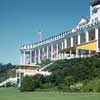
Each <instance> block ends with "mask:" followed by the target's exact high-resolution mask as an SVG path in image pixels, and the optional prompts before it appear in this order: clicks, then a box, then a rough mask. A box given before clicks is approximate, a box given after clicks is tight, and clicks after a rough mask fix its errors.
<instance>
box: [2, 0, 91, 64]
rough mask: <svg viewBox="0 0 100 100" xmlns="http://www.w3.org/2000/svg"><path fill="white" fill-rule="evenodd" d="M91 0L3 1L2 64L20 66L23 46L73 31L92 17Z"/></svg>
mask: <svg viewBox="0 0 100 100" xmlns="http://www.w3.org/2000/svg"><path fill="white" fill-rule="evenodd" d="M89 1H90V0H0V62H1V63H4V64H5V63H8V62H11V63H13V64H18V63H20V45H23V44H28V43H34V42H37V41H39V35H38V34H37V32H38V31H39V30H40V29H41V30H42V32H43V36H42V37H43V38H42V39H45V38H48V37H50V36H53V35H55V34H59V33H62V32H64V31H67V30H69V29H71V28H73V27H74V26H75V25H77V23H78V22H79V20H80V18H81V16H89Z"/></svg>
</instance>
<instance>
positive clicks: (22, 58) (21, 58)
mask: <svg viewBox="0 0 100 100" xmlns="http://www.w3.org/2000/svg"><path fill="white" fill-rule="evenodd" d="M20 63H21V64H23V52H21V62H20Z"/></svg>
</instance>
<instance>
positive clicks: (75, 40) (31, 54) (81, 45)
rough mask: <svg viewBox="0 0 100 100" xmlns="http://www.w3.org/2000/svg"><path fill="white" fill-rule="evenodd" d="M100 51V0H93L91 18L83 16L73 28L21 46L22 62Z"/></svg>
mask: <svg viewBox="0 0 100 100" xmlns="http://www.w3.org/2000/svg"><path fill="white" fill-rule="evenodd" d="M99 51H100V0H91V1H90V16H89V18H86V17H82V18H81V19H80V21H79V23H78V25H77V26H76V27H75V28H73V29H72V30H69V31H66V32H63V33H61V34H58V35H56V36H52V37H50V38H48V39H45V40H43V41H40V42H38V43H34V44H28V45H23V46H21V64H31V63H35V64H37V63H41V61H43V60H46V59H50V60H58V59H71V58H78V57H88V56H90V55H93V54H94V53H96V52H99Z"/></svg>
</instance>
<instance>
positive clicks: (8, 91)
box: [0, 88, 100, 100]
mask: <svg viewBox="0 0 100 100" xmlns="http://www.w3.org/2000/svg"><path fill="white" fill-rule="evenodd" d="M0 100H100V93H59V92H30V93H21V92H20V91H19V90H17V89H14V88H0Z"/></svg>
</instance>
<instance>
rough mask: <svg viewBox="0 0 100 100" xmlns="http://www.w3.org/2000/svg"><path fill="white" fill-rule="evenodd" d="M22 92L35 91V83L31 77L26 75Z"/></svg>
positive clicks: (22, 83)
mask: <svg viewBox="0 0 100 100" xmlns="http://www.w3.org/2000/svg"><path fill="white" fill-rule="evenodd" d="M20 90H21V92H31V91H34V90H35V86H34V81H33V79H32V77H31V76H28V75H26V76H25V77H24V78H23V80H22V82H21V87H20Z"/></svg>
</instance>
